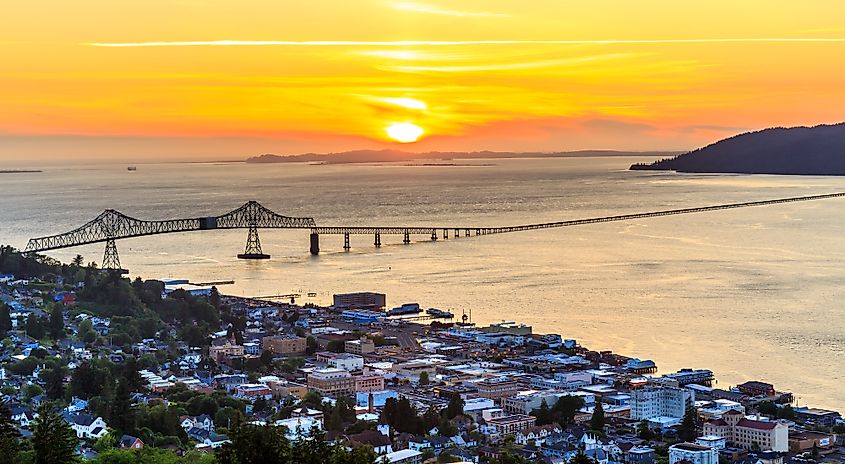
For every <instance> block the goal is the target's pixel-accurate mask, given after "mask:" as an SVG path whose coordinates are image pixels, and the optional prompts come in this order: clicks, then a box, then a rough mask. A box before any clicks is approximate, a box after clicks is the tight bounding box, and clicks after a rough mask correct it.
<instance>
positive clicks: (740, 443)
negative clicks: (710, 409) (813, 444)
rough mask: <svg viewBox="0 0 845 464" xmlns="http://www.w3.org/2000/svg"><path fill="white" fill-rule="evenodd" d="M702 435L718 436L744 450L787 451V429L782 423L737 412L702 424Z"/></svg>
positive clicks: (728, 413)
mask: <svg viewBox="0 0 845 464" xmlns="http://www.w3.org/2000/svg"><path fill="white" fill-rule="evenodd" d="M704 435H718V436H720V437H723V438H725V439H726V440H727V441H728V443H731V444H733V445H734V446H737V447H739V448H742V449H745V450H751V449H754V448H755V447H759V449H760V450H762V451H778V452H786V451H789V427H788V426H787V425H786V424H784V423H782V422H774V421H758V420H752V419H748V418H746V417H745V416H744V415H743V414H742V413H740V412H738V411H733V412H727V413H725V414H723V415H722V418H721V419H716V420H711V421H707V422H705V423H704Z"/></svg>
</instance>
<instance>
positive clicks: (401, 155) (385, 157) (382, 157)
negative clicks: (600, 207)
mask: <svg viewBox="0 0 845 464" xmlns="http://www.w3.org/2000/svg"><path fill="white" fill-rule="evenodd" d="M675 153H677V152H675ZM666 154H667V153H666V152H652V151H645V152H643V151H613V150H582V151H565V152H555V153H540V152H525V153H515V152H499V151H474V152H441V151H432V152H427V153H412V152H407V151H400V150H355V151H344V152H340V153H322V154H321V153H304V154H300V155H273V154H266V155H261V156H254V157H252V158H248V159H247V160H246V162H247V163H303V162H312V163H313V162H319V163H326V164H344V163H384V162H393V161H414V160H443V159H496V158H570V157H591V156H654V157H657V156H665V155H666Z"/></svg>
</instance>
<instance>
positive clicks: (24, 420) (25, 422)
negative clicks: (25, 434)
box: [12, 405, 38, 427]
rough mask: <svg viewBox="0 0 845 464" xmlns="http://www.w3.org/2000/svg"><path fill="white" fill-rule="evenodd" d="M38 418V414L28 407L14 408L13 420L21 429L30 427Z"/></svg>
mask: <svg viewBox="0 0 845 464" xmlns="http://www.w3.org/2000/svg"><path fill="white" fill-rule="evenodd" d="M36 417H38V414H37V413H35V412H33V411H32V410H31V409H30V408H29V407H28V406H21V405H19V406H16V407H13V408H12V420H14V421H15V422H17V423H18V424H19V425H20V426H21V427H29V424H31V423H32V421H34V420H35V418H36Z"/></svg>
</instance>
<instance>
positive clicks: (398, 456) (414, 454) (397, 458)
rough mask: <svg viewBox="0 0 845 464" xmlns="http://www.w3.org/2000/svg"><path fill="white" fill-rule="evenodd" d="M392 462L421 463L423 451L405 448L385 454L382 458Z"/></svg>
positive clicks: (391, 463) (404, 463)
mask: <svg viewBox="0 0 845 464" xmlns="http://www.w3.org/2000/svg"><path fill="white" fill-rule="evenodd" d="M382 459H384V460H386V461H387V462H388V463H390V464H420V463H422V453H421V452H419V451H416V450H412V449H403V450H399V451H394V452H392V453H388V454H385V455H384V457H383V458H382Z"/></svg>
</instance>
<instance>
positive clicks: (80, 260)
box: [71, 255, 85, 267]
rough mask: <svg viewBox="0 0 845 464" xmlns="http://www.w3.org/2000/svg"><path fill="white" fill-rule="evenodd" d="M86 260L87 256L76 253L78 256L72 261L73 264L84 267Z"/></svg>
mask: <svg viewBox="0 0 845 464" xmlns="http://www.w3.org/2000/svg"><path fill="white" fill-rule="evenodd" d="M84 262H85V258H83V257H82V255H76V256H74V257H73V261H71V264H73V265H74V266H76V267H82V264H83V263H84Z"/></svg>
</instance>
